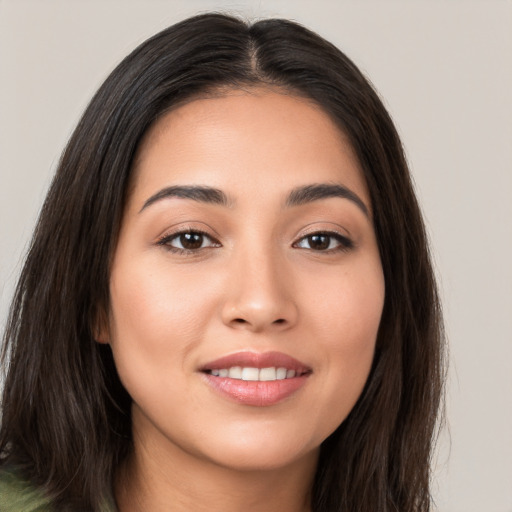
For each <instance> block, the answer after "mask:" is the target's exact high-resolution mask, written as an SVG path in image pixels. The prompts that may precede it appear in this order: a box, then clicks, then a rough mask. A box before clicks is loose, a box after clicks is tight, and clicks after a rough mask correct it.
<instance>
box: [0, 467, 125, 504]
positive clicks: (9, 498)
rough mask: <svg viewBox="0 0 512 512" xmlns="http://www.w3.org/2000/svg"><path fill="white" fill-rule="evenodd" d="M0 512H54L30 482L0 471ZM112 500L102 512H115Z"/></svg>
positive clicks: (46, 499)
mask: <svg viewBox="0 0 512 512" xmlns="http://www.w3.org/2000/svg"><path fill="white" fill-rule="evenodd" d="M0 510H1V511H2V512H55V510H54V509H53V507H52V506H51V505H50V502H49V500H48V498H46V497H45V496H44V495H43V493H42V492H41V491H40V490H39V489H38V488H37V487H35V486H34V485H32V484H31V483H30V482H27V481H26V480H23V479H22V478H20V477H19V475H17V474H16V473H14V472H12V471H7V470H0ZM116 510H117V508H116V506H115V505H114V501H113V499H112V498H109V499H108V500H107V502H106V503H105V506H104V507H102V511H103V512H116Z"/></svg>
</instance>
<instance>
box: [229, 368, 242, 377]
mask: <svg viewBox="0 0 512 512" xmlns="http://www.w3.org/2000/svg"><path fill="white" fill-rule="evenodd" d="M229 378H230V379H241V378H242V368H241V367H240V366H233V368H230V369H229Z"/></svg>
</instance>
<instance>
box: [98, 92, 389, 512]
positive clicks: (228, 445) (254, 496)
mask: <svg viewBox="0 0 512 512" xmlns="http://www.w3.org/2000/svg"><path fill="white" fill-rule="evenodd" d="M134 173H135V174H134V181H133V186H132V189H131V193H130V196H129V198H128V202H127V205H126V210H125V213H124V218H123V222H122V227H121V232H120V236H119V242H118V246H117V248H116V251H115V254H114V258H113V263H112V271H111V281H110V291H111V304H110V313H109V322H108V325H107V326H106V327H105V328H104V329H102V330H101V332H100V335H99V337H98V338H99V341H100V342H104V343H110V345H111V347H112V350H113V354H114V359H115V362H116V366H117V369H118V372H119V375H120V378H121V380H122V382H123V384H124V386H125V387H126V389H127V390H128V392H129V393H130V395H131V397H132V398H133V408H132V418H133V435H134V450H133V454H132V456H131V457H130V459H129V460H128V462H127V464H126V465H125V466H124V467H123V468H122V470H121V471H120V473H119V475H118V478H117V482H116V488H115V494H116V500H117V502H118V506H119V508H120V510H121V511H122V512H131V511H136V510H152V511H157V512H158V511H164V510H165V511H167V510H169V504H172V510H173V511H181V510H183V511H185V510H187V511H188V510H196V511H201V510H224V511H228V512H229V511H239V510H244V511H250V512H256V511H263V510H264V511H265V512H269V511H272V510H279V511H281V512H283V511H285V512H286V511H290V512H292V511H294V512H298V511H306V510H310V504H309V499H310V496H309V494H310V489H311V486H312V481H313V478H314V473H315V468H316V463H317V457H318V451H319V446H320V444H321V443H322V442H323V441H324V440H325V439H326V438H327V437H328V436H329V435H330V434H331V433H332V432H333V431H334V430H335V429H336V428H337V427H338V426H339V425H340V424H341V423H342V422H343V420H344V419H345V418H346V416H347V415H348V413H349V412H350V410H351V409H352V407H353V406H354V404H355V402H356V401H357V399H358V397H359V395H360V393H361V391H362V389H363V386H364V384H365V382H366V379H367V377H368V373H369V371H370V367H371V363H372V358H373V354H374V349H375V341H376V337H377V330H378V326H379V321H380V317H381V313H382V307H383V302H384V292H385V290H384V279H383V274H382V267H381V262H380V258H379V251H378V248H377V242H376V238H375V233H374V229H373V223H372V219H371V204H370V200H369V194H368V190H367V187H366V184H365V181H364V178H363V175H362V172H361V170H360V167H359V164H358V161H357V159H356V157H355V155H354V153H353V150H352V148H351V146H350V144H349V143H348V141H347V139H346V138H345V137H344V135H343V133H342V132H341V131H340V130H339V129H338V128H337V126H336V125H335V124H334V123H333V122H332V121H331V119H330V118H329V117H328V116H327V115H326V114H325V113H324V112H323V111H322V110H321V109H320V108H319V107H318V106H316V105H315V104H314V103H312V102H310V101H308V100H306V99H303V98H298V97H295V96H291V95H289V94H286V93H285V92H282V91H276V90H270V89H265V88H258V89H253V90H250V91H231V92H227V93H225V94H223V95H222V96H221V97H212V98H205V99H197V100H195V101H192V102H190V103H188V104H186V105H184V106H181V107H179V108H177V109H175V110H173V111H172V112H170V113H168V114H166V115H165V116H164V117H163V118H161V119H160V120H159V121H158V122H157V123H156V124H155V125H154V126H153V127H152V128H151V129H150V131H149V132H148V134H147V136H146V137H145V139H144V141H143V143H142V145H141V148H140V150H139V153H138V155H137V158H136V162H135V165H134ZM317 183H327V184H339V185H342V186H343V187H346V188H347V189H349V190H350V191H352V192H353V193H354V194H355V195H356V196H357V197H358V198H359V199H360V200H361V201H362V203H363V204H364V205H365V207H366V209H367V213H365V212H364V211H363V209H362V208H361V207H360V205H358V204H356V202H355V201H353V200H350V199H346V198H340V197H329V198H322V199H318V200H315V201H310V202H307V203H305V204H300V205H295V206H287V204H286V201H287V198H288V195H289V193H290V191H291V190H293V189H295V188H297V187H300V186H305V185H311V184H317ZM177 185H201V186H209V187H215V188H216V189H220V190H222V191H223V192H224V193H225V194H226V195H227V196H228V199H229V204H228V205H220V204H210V203H204V202H201V201H197V200H193V199H186V198H177V197H167V198H163V199H160V200H155V201H154V202H152V203H151V204H149V205H147V206H146V207H145V208H144V205H145V203H146V202H147V201H148V199H149V198H151V197H152V196H154V195H155V194H156V193H158V192H159V191H160V190H162V189H163V188H165V187H169V186H177ZM190 230H200V231H203V232H205V233H206V234H207V235H208V236H204V238H203V241H202V245H201V247H200V248H199V249H194V250H189V251H188V252H183V251H180V250H179V241H180V238H179V237H177V236H175V237H174V238H172V236H174V234H175V233H176V232H183V231H190ZM316 232H322V233H325V232H334V233H337V234H339V235H341V236H342V237H345V238H348V239H349V240H350V241H351V247H345V245H344V244H343V243H341V242H339V241H338V239H337V238H335V237H336V236H337V235H331V236H330V237H327V238H325V239H324V240H327V246H328V248H327V249H319V248H318V246H314V247H313V244H312V239H311V238H307V237H308V236H310V235H311V234H312V233H316ZM162 240H164V241H165V244H164V243H162ZM342 240H344V239H342ZM239 351H251V352H256V353H263V352H267V351H279V352H282V353H285V354H287V355H290V356H292V357H294V358H296V359H298V360H300V361H301V362H303V363H305V364H306V365H307V366H308V367H309V368H310V369H311V373H310V374H309V376H308V377H307V379H306V382H305V384H304V385H303V386H302V387H301V388H300V389H299V390H298V391H296V392H295V393H294V394H292V395H291V396H289V397H287V398H286V399H284V400H281V401H280V402H278V403H277V404H274V405H271V406H266V407H257V406H248V405H245V404H240V403H237V402H236V401H233V400H230V399H228V398H226V397H225V396H223V395H222V394H220V393H218V392H217V391H216V390H214V389H212V387H211V386H210V385H209V384H208V382H207V381H206V379H205V375H204V374H203V373H202V372H201V371H200V368H201V367H202V366H203V365H204V364H206V363H207V362H209V361H213V360H215V359H217V358H219V357H223V356H226V355H229V354H233V353H236V352H239Z"/></svg>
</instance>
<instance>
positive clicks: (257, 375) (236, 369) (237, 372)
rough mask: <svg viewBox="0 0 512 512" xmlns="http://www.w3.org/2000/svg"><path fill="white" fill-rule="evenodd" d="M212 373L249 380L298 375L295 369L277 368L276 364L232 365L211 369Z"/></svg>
mask: <svg viewBox="0 0 512 512" xmlns="http://www.w3.org/2000/svg"><path fill="white" fill-rule="evenodd" d="M210 373H211V375H214V376H215V377H229V378H230V379H237V380H248V381H261V382H266V381H272V380H284V379H293V377H295V375H296V373H297V372H296V371H295V370H288V369H287V368H282V367H280V368H276V367H274V366H272V367H269V368H261V369H259V368H250V367H248V368H243V367H241V366H232V367H231V368H218V369H215V370H210Z"/></svg>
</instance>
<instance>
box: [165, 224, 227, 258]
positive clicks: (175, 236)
mask: <svg viewBox="0 0 512 512" xmlns="http://www.w3.org/2000/svg"><path fill="white" fill-rule="evenodd" d="M186 235H200V236H201V237H203V240H202V241H204V239H205V238H206V239H208V240H210V241H211V243H212V245H210V246H208V247H198V248H197V249H185V248H180V247H173V246H172V245H170V244H171V242H172V241H173V240H176V239H179V238H181V237H182V236H186ZM157 245H161V246H162V247H164V248H165V249H166V250H168V251H170V252H174V253H176V254H197V253H198V252H199V251H201V250H203V249H209V248H210V247H221V244H220V242H219V241H218V240H216V239H215V238H213V237H212V236H211V235H209V234H208V233H206V231H202V230H201V229H184V230H182V231H177V232H176V233H171V234H168V235H164V236H163V237H162V238H160V239H159V240H158V241H157ZM201 245H202V244H201ZM182 246H183V244H182Z"/></svg>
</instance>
